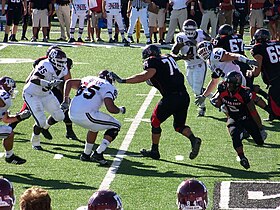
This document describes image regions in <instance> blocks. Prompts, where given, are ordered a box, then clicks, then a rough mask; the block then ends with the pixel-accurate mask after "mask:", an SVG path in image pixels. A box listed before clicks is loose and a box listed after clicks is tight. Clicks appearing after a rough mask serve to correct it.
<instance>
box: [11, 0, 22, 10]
mask: <svg viewBox="0 0 280 210" xmlns="http://www.w3.org/2000/svg"><path fill="white" fill-rule="evenodd" d="M7 4H8V9H10V10H11V9H16V8H19V7H21V6H22V5H23V4H22V0H8V1H7Z"/></svg>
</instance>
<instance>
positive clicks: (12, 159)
mask: <svg viewBox="0 0 280 210" xmlns="http://www.w3.org/2000/svg"><path fill="white" fill-rule="evenodd" d="M5 161H6V162H7V163H12V164H16V165H20V164H24V163H25V162H26V160H25V159H22V158H21V157H19V156H16V155H15V154H13V155H12V156H11V157H9V158H5Z"/></svg>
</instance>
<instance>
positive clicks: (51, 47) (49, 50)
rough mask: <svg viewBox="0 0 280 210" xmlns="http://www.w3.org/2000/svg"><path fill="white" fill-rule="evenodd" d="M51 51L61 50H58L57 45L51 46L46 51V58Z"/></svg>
mask: <svg viewBox="0 0 280 210" xmlns="http://www.w3.org/2000/svg"><path fill="white" fill-rule="evenodd" d="M53 49H55V50H61V48H60V47H59V46H57V45H51V46H50V47H49V48H48V49H47V52H46V56H48V55H49V54H50V52H51V50H53Z"/></svg>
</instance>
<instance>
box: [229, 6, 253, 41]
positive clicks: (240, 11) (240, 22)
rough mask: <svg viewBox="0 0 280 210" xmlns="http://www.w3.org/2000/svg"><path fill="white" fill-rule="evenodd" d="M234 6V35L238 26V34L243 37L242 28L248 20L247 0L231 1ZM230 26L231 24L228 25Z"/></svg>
mask: <svg viewBox="0 0 280 210" xmlns="http://www.w3.org/2000/svg"><path fill="white" fill-rule="evenodd" d="M233 5H234V8H235V10H234V12H233V22H232V26H233V31H234V33H238V32H237V28H238V26H240V28H239V34H240V35H241V36H242V37H243V34H244V26H245V24H246V23H247V22H248V20H249V0H244V1H239V0H233ZM230 25H231V24H230Z"/></svg>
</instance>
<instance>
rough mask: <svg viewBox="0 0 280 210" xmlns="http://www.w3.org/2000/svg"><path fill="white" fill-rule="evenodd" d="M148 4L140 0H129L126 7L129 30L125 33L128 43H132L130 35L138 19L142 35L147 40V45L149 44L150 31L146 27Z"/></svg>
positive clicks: (147, 26)
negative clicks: (142, 30)
mask: <svg viewBox="0 0 280 210" xmlns="http://www.w3.org/2000/svg"><path fill="white" fill-rule="evenodd" d="M147 9H148V3H146V1H145V2H144V1H142V0H129V2H128V6H127V16H128V17H129V28H128V32H127V36H128V39H127V40H128V42H131V43H132V42H133V38H132V34H133V31H134V27H135V24H136V22H137V20H138V18H139V19H140V22H141V24H142V26H143V28H144V33H145V36H146V39H147V42H146V43H147V44H151V43H152V42H151V39H150V31H149V25H148V10H147Z"/></svg>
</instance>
